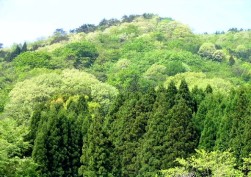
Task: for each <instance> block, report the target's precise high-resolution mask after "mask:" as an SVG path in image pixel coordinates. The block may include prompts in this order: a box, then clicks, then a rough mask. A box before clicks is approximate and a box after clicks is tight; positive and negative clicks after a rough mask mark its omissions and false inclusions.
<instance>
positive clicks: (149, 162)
mask: <svg viewBox="0 0 251 177" xmlns="http://www.w3.org/2000/svg"><path fill="white" fill-rule="evenodd" d="M176 94H177V89H176V86H175V85H174V83H173V82H171V83H170V84H169V86H168V89H167V90H166V89H164V88H163V87H160V88H159V89H158V91H157V93H156V96H157V97H156V101H155V103H154V108H153V111H152V114H151V115H150V118H149V120H148V122H147V128H146V133H145V135H144V139H143V141H142V145H141V147H140V152H139V159H140V161H141V163H140V170H139V174H138V176H154V175H155V174H156V172H157V171H158V170H160V169H161V168H162V166H163V165H164V161H165V159H164V156H165V154H167V151H166V148H165V143H166V141H165V140H164V137H165V136H166V132H167V127H168V125H169V124H170V120H169V119H170V118H169V117H168V112H169V110H170V109H171V108H172V106H173V105H174V100H175V97H176Z"/></svg>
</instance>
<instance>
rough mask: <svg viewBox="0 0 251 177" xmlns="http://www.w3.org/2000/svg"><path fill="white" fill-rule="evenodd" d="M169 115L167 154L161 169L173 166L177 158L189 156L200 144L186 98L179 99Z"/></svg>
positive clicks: (165, 138)
mask: <svg viewBox="0 0 251 177" xmlns="http://www.w3.org/2000/svg"><path fill="white" fill-rule="evenodd" d="M169 115H170V124H169V126H168V129H167V133H166V136H165V137H164V140H165V146H164V148H165V149H166V154H165V155H164V161H163V162H164V165H162V166H161V169H167V168H170V167H173V166H174V165H175V163H174V162H175V159H176V158H186V157H188V155H190V154H191V153H193V152H194V150H195V148H196V147H197V144H198V136H197V133H196V131H195V126H194V124H193V121H192V110H191V108H189V106H188V105H187V103H186V100H184V99H183V98H180V99H179V100H177V101H176V105H175V106H174V107H173V108H172V110H171V111H170V113H169Z"/></svg>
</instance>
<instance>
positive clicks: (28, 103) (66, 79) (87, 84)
mask: <svg viewBox="0 0 251 177" xmlns="http://www.w3.org/2000/svg"><path fill="white" fill-rule="evenodd" d="M100 88H102V89H100ZM58 94H70V95H76V94H85V95H88V96H90V97H91V98H93V100H94V101H97V102H99V103H100V105H101V106H102V108H104V109H105V110H107V109H108V107H109V104H110V101H111V100H112V99H113V98H114V97H115V96H116V94H117V90H116V89H115V88H114V87H112V86H109V85H107V84H104V83H101V82H100V81H98V80H97V79H96V78H95V77H94V76H93V75H91V74H88V73H86V72H81V71H78V70H64V71H62V73H59V74H57V73H50V74H42V75H39V76H37V77H33V78H31V79H27V80H24V81H23V82H19V83H17V84H16V85H15V87H14V88H13V90H12V91H11V92H10V101H9V103H8V105H7V106H6V108H5V109H6V112H5V113H7V114H8V115H11V116H13V117H14V118H16V119H19V120H20V121H23V120H24V119H28V118H29V116H30V115H31V113H32V111H33V109H34V107H35V106H36V104H38V103H41V102H46V101H47V100H49V99H50V98H51V97H52V96H54V95H58Z"/></svg>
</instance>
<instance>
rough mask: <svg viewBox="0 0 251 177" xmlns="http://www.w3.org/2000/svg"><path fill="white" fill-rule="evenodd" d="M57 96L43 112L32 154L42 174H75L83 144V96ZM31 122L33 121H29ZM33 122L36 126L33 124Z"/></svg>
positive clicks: (84, 105) (85, 103) (84, 107)
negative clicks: (65, 101)
mask: <svg viewBox="0 0 251 177" xmlns="http://www.w3.org/2000/svg"><path fill="white" fill-rule="evenodd" d="M81 98H84V97H80V98H74V99H72V98H69V99H68V101H67V104H66V105H65V103H64V100H63V99H62V98H59V99H57V100H55V101H53V102H51V104H50V107H49V109H48V110H47V111H46V110H44V111H45V112H46V114H41V115H43V116H42V118H41V120H40V123H39V127H38V131H37V134H36V139H35V143H34V148H33V152H32V156H33V158H34V160H35V162H37V163H38V164H39V166H40V170H41V173H42V175H43V176H48V177H57V176H60V177H61V176H77V174H78V168H79V167H80V165H81V164H80V156H81V154H82V152H81V148H82V146H83V127H82V126H83V122H84V120H85V119H86V117H88V110H86V109H87V102H86V100H85V99H81ZM33 122H34V123H35V122H36V121H33ZM33 126H36V124H34V125H33Z"/></svg>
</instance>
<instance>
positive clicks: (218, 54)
mask: <svg viewBox="0 0 251 177" xmlns="http://www.w3.org/2000/svg"><path fill="white" fill-rule="evenodd" d="M225 58H226V54H225V53H224V51H223V50H216V51H215V52H214V53H213V60H214V61H218V62H222V61H223V60H225Z"/></svg>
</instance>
